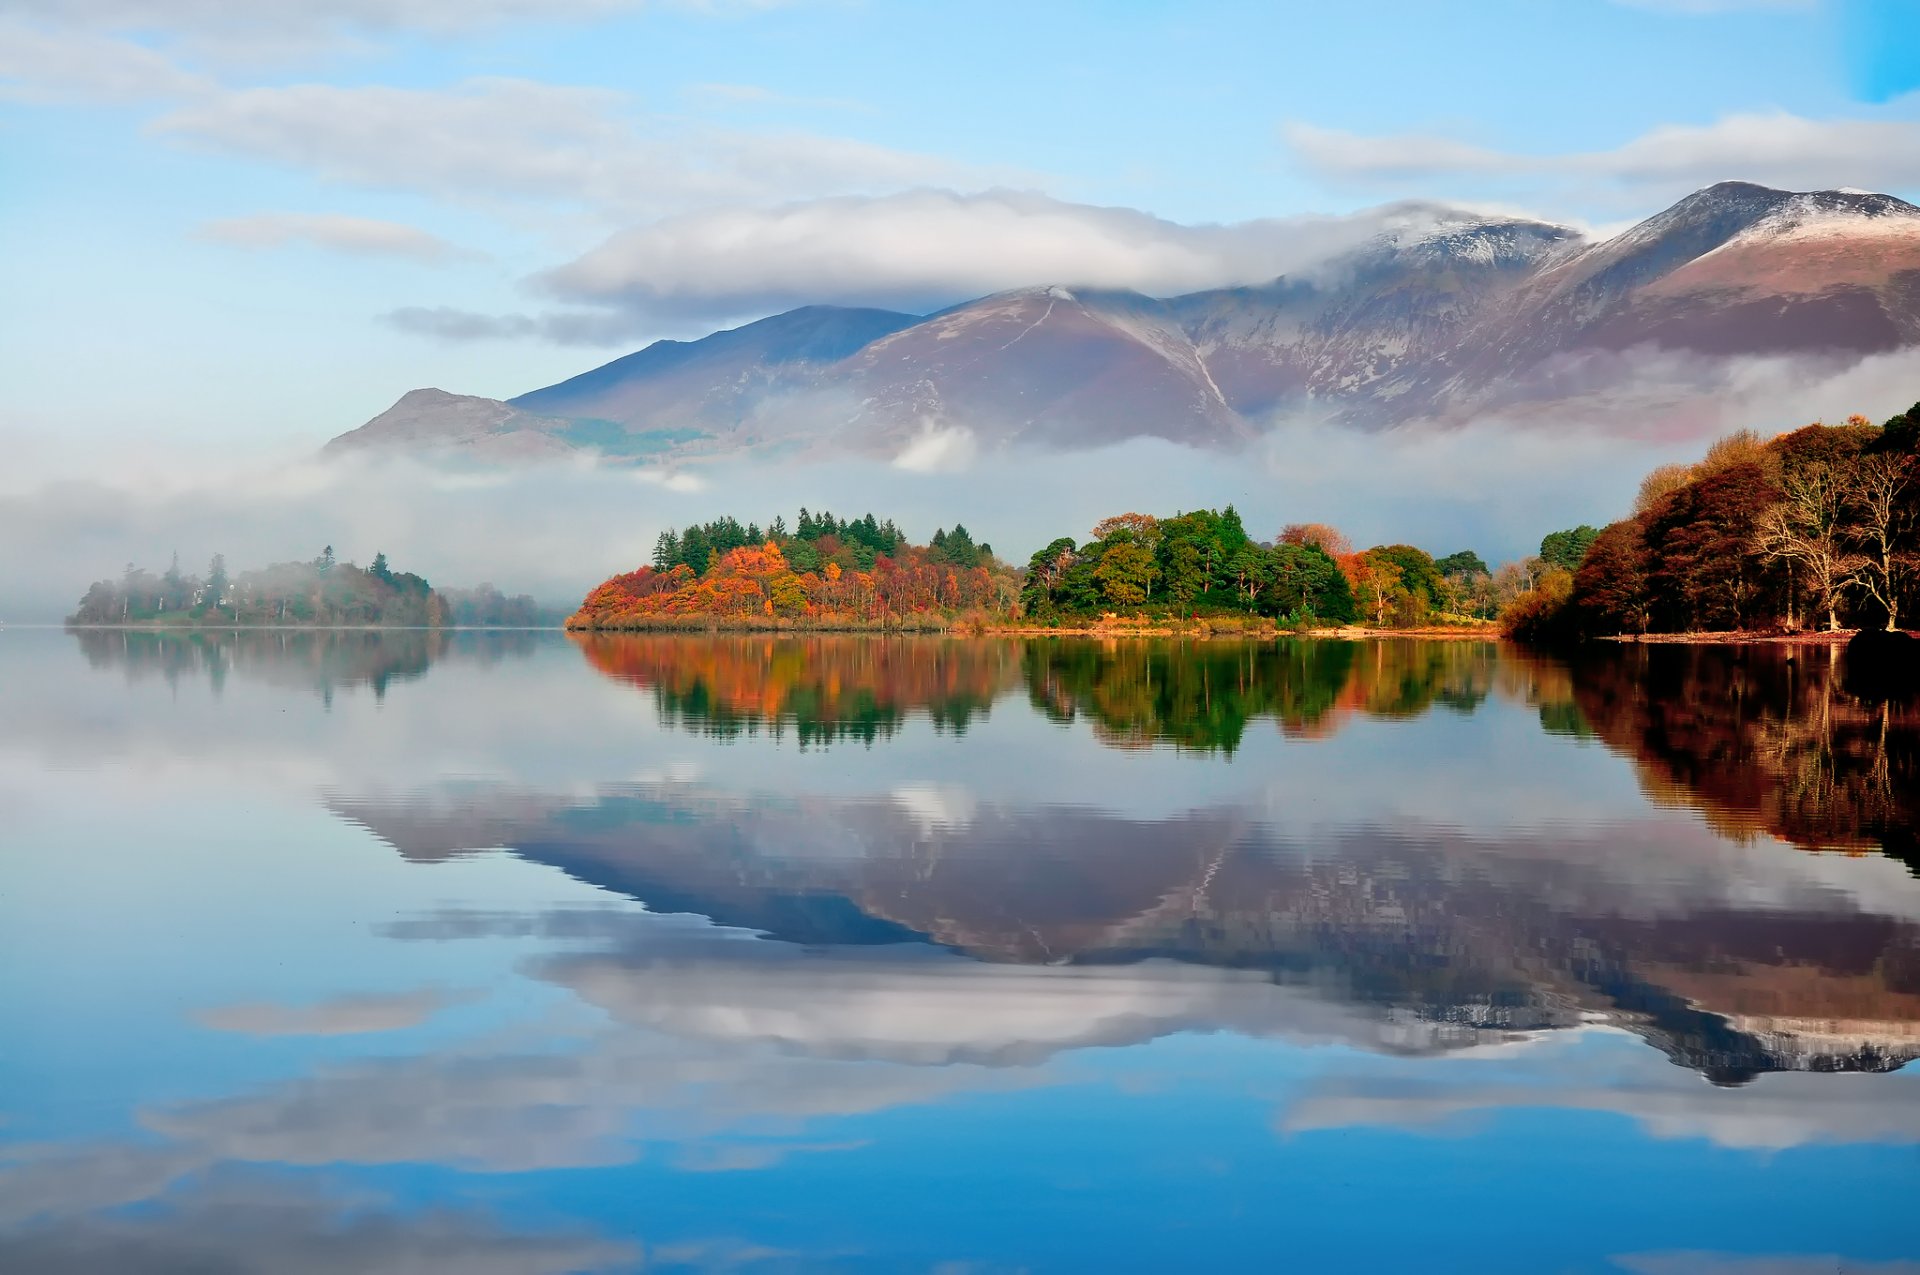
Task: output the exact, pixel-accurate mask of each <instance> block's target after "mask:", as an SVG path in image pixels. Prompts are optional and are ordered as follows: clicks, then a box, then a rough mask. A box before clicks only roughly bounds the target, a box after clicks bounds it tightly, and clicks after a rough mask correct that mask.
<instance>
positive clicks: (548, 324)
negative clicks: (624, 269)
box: [380, 305, 646, 348]
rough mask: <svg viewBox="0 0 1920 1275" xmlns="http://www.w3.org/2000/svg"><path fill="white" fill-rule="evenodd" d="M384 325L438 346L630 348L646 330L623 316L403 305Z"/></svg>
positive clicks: (384, 319) (389, 314) (598, 312)
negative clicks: (521, 343)
mask: <svg viewBox="0 0 1920 1275" xmlns="http://www.w3.org/2000/svg"><path fill="white" fill-rule="evenodd" d="M380 321H381V322H382V323H385V324H387V325H389V326H391V327H394V328H397V329H399V330H400V331H402V332H405V333H407V334H409V335H411V336H423V337H428V338H431V339H433V340H436V341H454V342H464V341H513V340H524V339H526V338H528V337H537V338H539V339H540V340H543V341H551V342H553V343H554V344H555V345H584V346H595V347H600V348H605V347H607V346H615V345H624V344H626V343H627V342H629V341H631V340H633V339H634V338H635V337H637V336H639V335H640V334H642V333H643V332H644V331H645V330H646V328H645V325H643V324H642V323H640V322H638V321H637V320H636V318H635V317H634V316H631V315H627V314H623V313H619V312H617V311H604V310H585V311H582V310H561V311H550V312H548V313H545V314H538V315H532V314H483V313H481V312H479V311H475V310H461V309H457V308H455V307H453V306H444V305H443V306H420V305H409V306H402V307H400V308H399V309H398V310H389V311H388V312H387V313H385V314H383V315H381V316H380Z"/></svg>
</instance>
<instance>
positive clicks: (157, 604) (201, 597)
mask: <svg viewBox="0 0 1920 1275" xmlns="http://www.w3.org/2000/svg"><path fill="white" fill-rule="evenodd" d="M538 614H539V613H538V609H537V608H536V607H535V606H534V603H533V600H532V599H531V598H528V597H524V596H522V597H516V598H509V597H506V596H505V595H503V594H501V593H500V592H499V591H498V590H497V589H495V588H493V586H492V585H482V586H481V587H480V588H478V589H474V590H469V591H465V592H451V593H442V592H439V591H436V590H435V589H434V588H433V587H432V586H431V585H429V584H428V583H427V581H426V579H425V578H424V577H422V576H418V575H414V574H412V573H410V572H405V571H395V570H394V569H393V567H392V566H391V564H389V563H388V561H387V555H386V554H384V553H376V554H374V556H373V561H372V563H371V564H370V565H368V566H366V567H360V566H356V565H355V564H353V563H351V562H342V561H340V560H338V559H337V558H336V557H335V555H334V552H333V546H332V545H328V546H327V547H326V548H325V549H324V550H322V551H321V552H320V554H319V556H317V557H315V558H313V559H311V560H309V561H306V562H278V563H274V564H273V565H271V566H267V567H262V568H259V569H257V570H252V571H243V572H241V573H239V574H237V575H234V574H230V573H229V571H228V569H227V560H226V556H225V555H224V554H215V555H214V556H213V560H212V561H211V562H209V563H208V564H207V571H206V574H205V575H204V576H199V575H193V574H190V573H188V572H184V571H182V570H181V569H180V558H179V555H178V554H175V555H174V558H173V561H172V564H171V565H169V566H168V567H167V569H166V570H165V571H163V572H160V573H158V574H155V573H154V572H152V571H149V570H146V569H145V568H142V567H138V566H136V565H134V564H133V563H128V564H127V569H126V571H125V572H123V573H122V574H121V577H120V579H119V580H117V581H116V580H100V581H96V582H95V583H94V585H93V586H92V587H91V588H89V589H88V590H87V593H86V596H85V597H83V598H82V599H81V600H80V605H79V607H78V608H77V609H76V610H75V611H74V613H73V614H72V615H71V616H69V617H68V618H67V623H69V624H74V625H103V624H139V625H162V626H169V627H172V626H180V627H192V626H214V627H217V626H222V625H241V626H254V625H274V626H278V625H316V626H324V625H345V626H352V625H378V626H383V627H398V628H440V627H447V626H452V625H456V624H462V625H476V626H487V625H511V624H522V623H534V622H536V620H537V618H538Z"/></svg>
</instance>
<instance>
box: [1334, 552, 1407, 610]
mask: <svg viewBox="0 0 1920 1275" xmlns="http://www.w3.org/2000/svg"><path fill="white" fill-rule="evenodd" d="M1341 566H1342V567H1343V568H1344V569H1345V571H1346V575H1347V581H1348V583H1349V584H1351V585H1352V586H1353V593H1354V597H1355V599H1356V600H1357V601H1358V602H1359V604H1360V606H1361V609H1362V610H1363V611H1364V612H1365V613H1366V614H1367V615H1368V616H1370V617H1372V619H1373V622H1374V623H1375V624H1376V625H1383V624H1385V623H1386V622H1387V613H1388V612H1389V611H1390V610H1391V609H1392V608H1393V603H1394V594H1395V593H1396V592H1397V591H1398V590H1399V588H1400V568H1399V567H1397V566H1395V565H1394V564H1393V563H1392V562H1390V561H1388V560H1387V559H1385V558H1376V557H1374V556H1373V555H1372V554H1371V553H1356V554H1352V555H1350V556H1349V557H1348V558H1347V559H1346V561H1345V562H1343V563H1342V564H1341Z"/></svg>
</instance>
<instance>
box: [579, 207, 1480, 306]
mask: <svg viewBox="0 0 1920 1275" xmlns="http://www.w3.org/2000/svg"><path fill="white" fill-rule="evenodd" d="M1458 215H1460V214H1458V213H1457V212H1455V211H1453V210H1449V209H1444V208H1441V207H1439V206H1437V205H1428V204H1394V205H1389V206H1386V207H1383V208H1376V209H1370V210H1368V211H1366V212H1362V213H1355V214H1352V215H1350V216H1341V217H1294V218H1286V219H1272V220H1261V221H1249V222H1239V223H1235V224H1229V225H1182V224H1180V223H1177V222H1171V221H1166V220H1163V219H1161V218H1159V217H1155V216H1152V215H1151V214H1148V213H1144V212H1139V211H1137V210H1134V209H1131V208H1106V207H1098V206H1095V205H1091V204H1075V203H1067V202H1065V201H1062V200H1058V199H1054V198H1052V197H1050V196H1047V195H1042V194H1037V193H1033V192H1025V191H1015V190H989V191H985V192H983V193H980V194H958V193H955V192H953V191H950V190H931V189H920V190H910V191H904V192H901V193H896V194H889V195H883V196H879V197H874V198H866V197H857V196H848V197H837V198H826V199H817V200H811V201H806V202H799V203H791V204H787V205H785V206H782V207H775V208H729V209H723V210H719V211H711V212H699V213H690V214H685V215H681V216H675V217H669V218H665V219H663V220H660V221H656V222H652V223H650V224H647V225H642V226H638V227H635V228H633V229H630V230H626V231H623V232H621V233H620V234H617V235H615V236H614V237H613V238H611V239H609V240H608V241H607V242H606V243H604V244H602V245H601V246H600V247H598V248H595V249H594V250H593V251H591V252H589V253H587V254H585V255H584V256H582V257H580V258H579V259H578V260H576V261H573V262H572V263H570V264H568V265H565V266H562V267H560V268H559V269H557V270H554V271H552V272H550V273H549V274H547V275H546V276H545V278H544V283H545V285H546V286H547V288H549V289H550V290H551V291H553V292H554V293H556V294H558V295H560V296H563V297H566V298H569V299H571V300H575V301H591V302H600V303H607V304H617V305H624V306H627V307H629V308H631V309H634V310H636V311H641V312H649V313H660V314H685V315H704V316H712V317H722V316H732V315H742V314H749V313H754V314H763V313H766V312H767V311H769V310H776V309H783V308H786V307H788V306H792V305H800V304H806V303H809V302H838V303H842V304H871V305H893V306H897V307H900V308H903V309H909V310H917V309H921V308H924V307H926V306H929V305H938V304H946V303H949V302H952V301H957V300H961V299H963V298H967V297H973V296H979V295H981V294H983V293H991V292H997V291H1001V290H1004V289H1009V288H1016V287H1026V286H1031V285H1033V284H1036V283H1045V282H1049V281H1058V282H1062V283H1067V284H1078V285H1088V286H1094V287H1105V288H1133V289H1137V290H1138V291H1141V292H1145V293H1149V294H1158V295H1166V294H1170V293H1176V292H1185V291H1191V290H1193V289H1196V288H1206V287H1218V286H1224V285H1232V284H1241V283H1253V282H1260V281H1264V280H1267V279H1271V278H1273V277H1275V276H1277V275H1280V274H1284V273H1286V272H1288V271H1290V270H1296V269H1300V268H1303V267H1306V266H1309V265H1315V264H1318V263H1320V262H1322V261H1324V260H1325V259H1326V258H1327V257H1328V256H1330V255H1332V254H1334V253H1337V252H1340V251H1343V250H1346V249H1349V248H1353V247H1356V246H1358V245H1360V244H1361V243H1364V242H1365V241H1367V240H1368V239H1370V238H1372V237H1374V236H1376V235H1379V234H1382V233H1391V232H1404V231H1407V230H1411V229H1419V228H1424V227H1428V226H1432V225H1435V224H1438V223H1440V222H1442V221H1444V220H1445V219H1447V218H1448V217H1450V216H1458Z"/></svg>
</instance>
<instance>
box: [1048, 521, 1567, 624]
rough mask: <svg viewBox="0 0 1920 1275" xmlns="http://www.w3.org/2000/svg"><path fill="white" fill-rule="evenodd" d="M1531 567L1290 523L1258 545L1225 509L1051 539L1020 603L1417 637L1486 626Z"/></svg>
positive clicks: (1062, 615)
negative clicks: (1359, 627)
mask: <svg viewBox="0 0 1920 1275" xmlns="http://www.w3.org/2000/svg"><path fill="white" fill-rule="evenodd" d="M1589 530H1590V529H1589ZM1575 534H1576V533H1574V532H1563V533H1557V535H1558V536H1560V537H1566V536H1572V535H1575ZM1548 539H1549V541H1555V537H1549V538H1548ZM1550 547H1551V548H1552V549H1554V550H1555V551H1557V552H1564V549H1563V548H1562V547H1561V546H1560V545H1559V544H1558V542H1557V541H1555V543H1554V544H1553V545H1551V546H1545V545H1543V547H1542V548H1543V552H1545V551H1547V550H1548V549H1549V548H1550ZM1539 569H1540V568H1539V566H1538V564H1537V563H1535V562H1529V563H1525V564H1510V565H1509V566H1506V567H1503V568H1501V570H1500V571H1498V572H1495V571H1491V570H1489V569H1488V567H1487V565H1486V563H1485V562H1484V561H1483V560H1482V559H1481V557H1480V555H1479V554H1477V553H1474V552H1473V551H1471V550H1461V551H1459V552H1456V553H1451V554H1448V555H1447V556H1446V557H1443V558H1435V557H1434V556H1433V555H1432V554H1431V553H1428V552H1427V551H1426V550H1424V549H1420V548H1416V547H1415V546H1413V545H1405V544H1395V545H1376V546H1374V547H1373V548H1371V549H1365V550H1359V551H1356V550H1355V549H1354V548H1353V545H1352V543H1351V542H1350V541H1349V540H1348V539H1347V537H1346V536H1344V535H1342V534H1341V533H1340V532H1339V531H1337V530H1335V529H1334V528H1332V527H1329V526H1326V525H1325V524H1322V523H1295V524H1292V525H1289V526H1287V527H1285V528H1283V529H1282V530H1281V532H1280V534H1279V536H1277V537H1276V538H1275V539H1273V540H1271V541H1260V540H1255V539H1254V538H1253V537H1252V536H1250V535H1249V534H1248V533H1247V529H1246V527H1245V525H1244V524H1243V522H1242V521H1241V518H1240V514H1239V512H1238V511H1237V510H1235V509H1234V507H1233V506H1231V505H1229V506H1227V507H1226V508H1225V509H1224V510H1217V511H1216V510H1212V509H1201V510H1196V511H1194V512H1192V513H1182V514H1176V515H1174V516H1172V517H1170V518H1156V517H1154V516H1153V515H1150V514H1141V513H1126V514H1117V515H1115V516H1113V517H1111V518H1105V519H1102V520H1101V521H1100V522H1099V523H1097V524H1096V525H1095V526H1094V528H1093V533H1092V538H1091V539H1089V540H1088V541H1087V542H1086V543H1084V544H1076V543H1075V542H1074V541H1073V540H1072V539H1070V538H1067V537H1062V538H1060V539H1058V540H1055V541H1054V542H1053V543H1051V544H1049V545H1048V546H1047V547H1046V548H1044V549H1042V550H1040V551H1039V552H1038V553H1036V554H1034V555H1033V558H1032V559H1031V561H1029V562H1028V564H1027V571H1026V582H1025V584H1024V586H1023V588H1022V590H1021V605H1022V609H1023V611H1024V613H1025V615H1026V616H1027V618H1029V619H1030V620H1033V621H1034V622H1036V623H1040V624H1047V623H1052V622H1068V623H1072V622H1078V621H1082V620H1086V619H1090V618H1093V617H1095V616H1098V615H1104V614H1108V613H1113V614H1118V613H1121V612H1128V613H1138V614H1145V615H1147V616H1150V617H1151V616H1156V615H1157V616H1164V617H1169V618H1183V617H1189V616H1203V615H1219V614H1240V615H1255V616H1265V617H1270V618H1272V619H1274V620H1276V621H1279V622H1281V623H1284V624H1292V625H1296V626H1312V625H1319V624H1352V623H1355V622H1363V623H1366V624H1369V625H1372V626H1375V627H1381V628H1416V627H1420V626H1423V625H1428V624H1459V623H1468V622H1475V621H1486V620H1490V619H1492V618H1493V617H1494V616H1495V615H1496V614H1497V613H1498V612H1499V610H1500V608H1501V606H1502V605H1504V603H1505V602H1506V601H1507V600H1508V599H1510V598H1512V597H1514V596H1517V595H1518V594H1520V593H1521V592H1524V591H1525V590H1526V589H1527V588H1530V587H1531V586H1532V584H1533V582H1534V577H1535V576H1536V575H1537V574H1538V571H1539Z"/></svg>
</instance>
